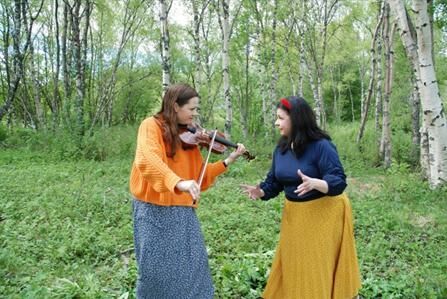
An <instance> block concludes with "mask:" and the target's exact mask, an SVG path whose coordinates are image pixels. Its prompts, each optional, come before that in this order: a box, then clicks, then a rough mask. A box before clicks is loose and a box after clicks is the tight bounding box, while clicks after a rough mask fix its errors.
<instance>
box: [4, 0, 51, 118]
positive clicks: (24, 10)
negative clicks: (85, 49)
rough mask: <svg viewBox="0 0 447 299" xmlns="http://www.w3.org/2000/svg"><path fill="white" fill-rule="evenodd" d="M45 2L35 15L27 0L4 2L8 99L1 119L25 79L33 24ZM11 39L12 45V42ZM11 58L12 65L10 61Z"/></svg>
mask: <svg viewBox="0 0 447 299" xmlns="http://www.w3.org/2000/svg"><path fill="white" fill-rule="evenodd" d="M43 3H44V1H43V0H42V1H41V2H40V4H39V5H38V6H37V7H38V9H37V11H36V12H35V13H34V15H33V14H32V11H31V9H30V4H29V1H27V0H14V1H13V2H11V3H10V4H11V6H10V5H8V3H3V2H2V11H3V13H4V14H5V16H4V17H5V19H6V26H7V27H6V31H5V32H4V36H3V40H4V49H3V55H4V58H5V61H6V65H5V67H6V68H5V71H6V77H7V80H6V81H7V93H6V101H5V102H4V103H3V105H2V106H1V107H0V121H1V120H2V119H3V117H4V116H5V115H6V114H7V113H8V112H9V109H10V108H11V105H12V103H13V102H14V100H15V98H16V93H17V90H18V88H19V84H20V82H21V80H22V79H23V76H24V61H25V57H26V54H27V52H28V51H29V47H30V44H31V35H32V31H33V26H34V23H35V21H36V19H37V17H38V16H39V15H40V13H41V11H42V7H43ZM11 40H12V45H11V44H10V41H11ZM10 59H11V60H12V65H10V63H9V62H10Z"/></svg>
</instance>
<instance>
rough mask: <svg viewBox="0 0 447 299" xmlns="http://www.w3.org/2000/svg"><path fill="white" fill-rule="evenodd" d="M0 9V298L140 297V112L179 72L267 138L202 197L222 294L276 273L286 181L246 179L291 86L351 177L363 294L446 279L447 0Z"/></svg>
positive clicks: (206, 106) (237, 293) (258, 285)
mask: <svg viewBox="0 0 447 299" xmlns="http://www.w3.org/2000/svg"><path fill="white" fill-rule="evenodd" d="M179 7H182V9H183V10H184V13H183V14H181V13H178V12H175V11H176V10H178V9H180V8H179ZM0 15H1V19H0V36H1V41H0V45H1V47H0V59H1V61H2V63H1V64H0V298H3V297H4V298H110V297H116V298H128V297H130V298H133V297H134V286H135V279H136V268H135V261H134V256H133V242H132V223H131V209H130V203H131V196H130V195H129V192H128V187H127V184H128V175H129V170H130V165H131V163H132V158H133V154H134V149H135V141H136V140H135V138H136V130H137V128H138V125H139V122H140V121H141V120H142V119H144V118H145V117H147V116H148V115H151V114H153V113H154V112H156V111H158V109H159V107H160V102H161V97H162V94H163V90H164V89H165V88H166V86H168V85H169V84H171V83H176V82H187V83H189V84H191V85H193V86H194V87H195V88H196V89H197V90H198V91H199V93H200V95H201V119H200V120H201V123H202V125H203V126H204V127H206V128H219V129H221V130H222V131H225V132H226V134H227V136H228V137H229V138H230V139H231V140H233V141H235V142H240V141H243V143H244V144H245V145H246V146H247V148H248V149H249V150H250V152H251V153H253V154H255V155H256V156H257V159H256V160H254V161H251V162H246V161H239V162H238V163H235V164H234V165H232V166H231V169H230V171H229V172H228V173H227V174H225V176H224V177H223V178H221V179H220V180H219V181H218V182H217V184H216V186H215V188H214V189H212V190H210V191H209V192H206V193H205V194H204V195H203V198H202V203H201V207H200V208H199V209H198V213H199V217H200V220H201V222H202V228H203V231H204V234H205V237H206V242H207V246H208V252H209V256H210V266H211V269H212V272H213V279H214V282H215V285H216V297H217V298H257V297H258V296H259V295H260V294H261V291H262V289H263V286H264V284H265V282H266V279H267V277H268V269H269V267H270V263H271V259H272V257H273V253H274V250H275V244H276V241H277V238H278V233H279V222H280V219H281V208H282V199H280V198H278V199H276V200H271V201H269V202H266V203H259V202H251V201H249V200H247V199H246V198H244V196H242V194H240V193H239V192H237V191H236V190H237V188H235V186H237V185H238V184H239V183H256V182H259V181H260V180H262V178H263V177H264V176H265V173H266V172H267V170H268V168H269V162H270V158H271V151H272V150H273V147H274V144H275V141H276V140H277V138H278V136H277V133H276V132H275V130H274V126H273V122H274V114H275V109H274V106H275V105H276V103H277V101H278V99H279V98H281V97H284V96H289V95H303V96H304V98H306V99H307V100H308V101H309V102H310V103H311V104H312V105H313V107H314V108H315V111H316V114H317V116H318V119H319V121H320V124H321V126H322V127H324V128H325V129H326V130H328V132H329V133H330V135H331V136H332V137H333V139H334V142H335V144H336V145H337V148H338V151H339V154H340V157H341V159H342V162H343V164H344V166H345V170H346V173H347V175H348V177H349V181H348V183H349V187H348V190H347V192H348V194H349V195H350V197H351V200H352V204H353V208H354V217H355V219H356V223H355V234H356V239H357V247H358V255H359V262H360V266H361V272H362V280H363V287H362V290H361V292H360V294H361V296H362V297H364V298H447V275H446V273H447V254H446V250H445V248H446V247H447V246H446V245H447V237H446V236H447V219H446V215H447V210H446V201H447V189H446V188H447V187H446V184H445V182H446V180H447V178H446V176H447V145H446V142H447V131H446V130H447V124H446V118H445V111H444V108H443V107H445V105H446V98H445V95H446V93H447V72H445V70H446V69H447V42H446V38H447V2H446V1H445V0H442V1H441V0H439V1H416V0H415V1H397V0H390V1H354V0H313V1H310V0H309V1H281V0H271V1H258V0H239V1H236V0H233V1H231V2H230V1H229V0H219V1H217V0H191V1H186V0H173V1H162V0H160V1H150V0H122V1H118V0H110V1H102V0H96V1H91V0H82V1H81V0H64V1H62V0H41V1H37V0H33V1H29V0H14V1H13V0H1V1H0ZM424 16H426V17H427V19H424V18H423V17H424ZM405 20H406V21H407V22H406V25H407V26H408V27H405V26H406V25H405V22H404V21H405ZM424 20H425V21H424ZM427 70H428V71H427ZM213 159H219V157H218V156H214V157H213Z"/></svg>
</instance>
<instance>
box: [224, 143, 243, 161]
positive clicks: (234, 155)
mask: <svg viewBox="0 0 447 299" xmlns="http://www.w3.org/2000/svg"><path fill="white" fill-rule="evenodd" d="M246 151H247V150H246V149H245V146H244V145H243V144H242V143H238V144H237V149H235V150H234V152H232V153H231V154H230V155H229V156H228V158H226V159H225V164H227V165H230V164H231V163H233V162H234V161H235V160H236V159H237V158H239V157H240V156H242V155H243V154H244V153H245V152H246Z"/></svg>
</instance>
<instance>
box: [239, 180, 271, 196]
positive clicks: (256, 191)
mask: <svg viewBox="0 0 447 299" xmlns="http://www.w3.org/2000/svg"><path fill="white" fill-rule="evenodd" d="M239 187H241V189H242V192H243V193H245V194H247V195H248V197H249V198H250V199H252V200H256V199H258V198H261V197H263V196H264V195H265V194H264V190H262V189H261V188H260V187H259V185H256V186H252V185H245V184H241V185H239Z"/></svg>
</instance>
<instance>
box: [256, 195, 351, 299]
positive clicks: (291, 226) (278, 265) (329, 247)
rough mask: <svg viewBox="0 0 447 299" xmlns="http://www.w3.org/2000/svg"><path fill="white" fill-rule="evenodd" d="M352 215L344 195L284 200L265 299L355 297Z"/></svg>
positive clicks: (345, 298) (334, 298)
mask: <svg viewBox="0 0 447 299" xmlns="http://www.w3.org/2000/svg"><path fill="white" fill-rule="evenodd" d="M352 222H353V221H352V210H351V205H350V203H349V199H348V197H347V196H346V195H345V194H341V195H338V196H325V197H322V198H319V199H316V200H312V201H307V202H291V201H289V200H286V202H285V205H284V210H283V215H282V222H281V233H280V239H279V244H278V247H277V248H276V253H275V257H274V258H273V263H272V268H271V271H270V275H269V278H268V281H267V286H266V288H265V290H264V293H263V298H265V299H327V298H330V299H348V298H353V297H354V296H356V295H357V294H358V291H359V289H360V272H359V267H358V263H357V254H356V249H355V240H354V231H353V224H352Z"/></svg>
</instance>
